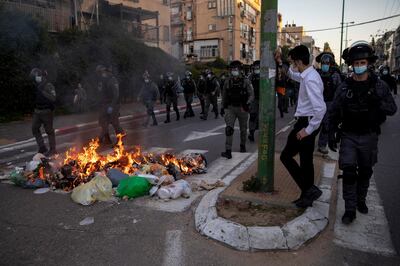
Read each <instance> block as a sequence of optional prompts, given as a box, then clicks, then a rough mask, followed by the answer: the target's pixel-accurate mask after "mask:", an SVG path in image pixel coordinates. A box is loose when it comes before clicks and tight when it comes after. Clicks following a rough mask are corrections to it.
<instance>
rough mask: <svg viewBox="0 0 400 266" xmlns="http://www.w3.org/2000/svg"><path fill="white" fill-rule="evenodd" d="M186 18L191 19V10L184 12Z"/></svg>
mask: <svg viewBox="0 0 400 266" xmlns="http://www.w3.org/2000/svg"><path fill="white" fill-rule="evenodd" d="M186 20H192V11H187V12H186Z"/></svg>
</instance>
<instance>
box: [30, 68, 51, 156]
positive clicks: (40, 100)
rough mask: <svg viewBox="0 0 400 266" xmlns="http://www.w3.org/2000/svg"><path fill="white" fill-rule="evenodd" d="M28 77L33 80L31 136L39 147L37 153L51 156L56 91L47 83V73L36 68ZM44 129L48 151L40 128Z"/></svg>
mask: <svg viewBox="0 0 400 266" xmlns="http://www.w3.org/2000/svg"><path fill="white" fill-rule="evenodd" d="M30 76H31V77H32V78H33V79H34V80H35V104H34V112H33V117H32V134H33V136H34V137H35V139H36V143H37V145H38V147H39V150H38V152H39V153H43V154H44V155H45V156H51V155H54V154H56V153H57V151H56V135H55V131H54V128H53V120H54V109H55V102H56V90H55V88H54V86H53V84H51V83H50V82H48V81H47V72H46V71H45V70H41V69H38V68H34V69H32V71H31V73H30ZM42 125H43V127H44V131H45V132H46V134H47V136H48V138H49V146H50V149H49V150H48V149H47V148H46V145H45V144H44V140H43V137H42V132H41V131H40V128H41V127H42Z"/></svg>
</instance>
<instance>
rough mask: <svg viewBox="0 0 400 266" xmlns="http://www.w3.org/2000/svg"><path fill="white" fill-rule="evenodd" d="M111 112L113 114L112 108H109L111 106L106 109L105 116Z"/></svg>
mask: <svg viewBox="0 0 400 266" xmlns="http://www.w3.org/2000/svg"><path fill="white" fill-rule="evenodd" d="M112 112H113V108H112V107H111V106H109V107H108V108H107V114H109V115H110V114H112Z"/></svg>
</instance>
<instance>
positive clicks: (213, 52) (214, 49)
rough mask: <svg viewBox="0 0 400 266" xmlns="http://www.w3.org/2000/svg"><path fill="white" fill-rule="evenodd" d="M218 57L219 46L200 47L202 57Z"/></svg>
mask: <svg viewBox="0 0 400 266" xmlns="http://www.w3.org/2000/svg"><path fill="white" fill-rule="evenodd" d="M218 55H219V51H218V45H207V46H200V57H202V58H204V57H217V56H218Z"/></svg>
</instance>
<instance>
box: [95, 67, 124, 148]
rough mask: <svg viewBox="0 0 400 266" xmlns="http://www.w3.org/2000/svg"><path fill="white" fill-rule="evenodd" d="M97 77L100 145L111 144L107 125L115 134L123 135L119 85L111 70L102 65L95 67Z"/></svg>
mask: <svg viewBox="0 0 400 266" xmlns="http://www.w3.org/2000/svg"><path fill="white" fill-rule="evenodd" d="M96 73H97V74H98V76H99V83H98V90H99V93H100V108H99V125H100V127H101V133H100V137H99V139H100V143H104V144H111V143H112V142H111V138H110V134H109V132H108V125H109V124H111V125H112V126H113V127H114V130H115V134H124V130H123V129H122V128H121V126H120V124H119V84H118V81H117V79H116V78H115V77H114V75H113V74H112V72H111V68H106V67H105V66H103V65H98V66H97V67H96Z"/></svg>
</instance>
